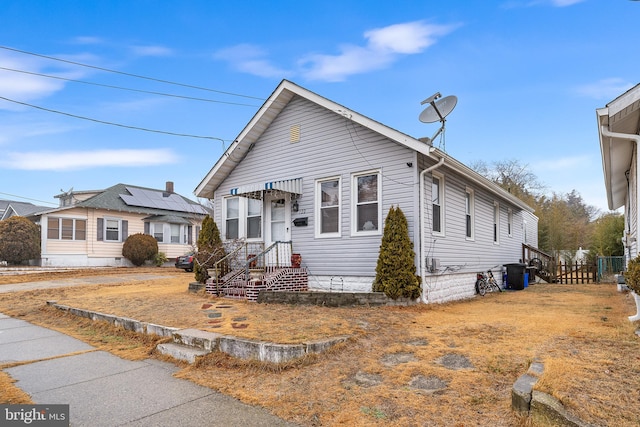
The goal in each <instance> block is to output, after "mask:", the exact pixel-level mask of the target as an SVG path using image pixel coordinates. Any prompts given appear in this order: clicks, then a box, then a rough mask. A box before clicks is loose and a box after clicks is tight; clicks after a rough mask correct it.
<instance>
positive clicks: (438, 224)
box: [431, 173, 444, 233]
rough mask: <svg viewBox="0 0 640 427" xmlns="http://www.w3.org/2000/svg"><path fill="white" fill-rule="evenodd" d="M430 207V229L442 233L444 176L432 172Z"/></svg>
mask: <svg viewBox="0 0 640 427" xmlns="http://www.w3.org/2000/svg"><path fill="white" fill-rule="evenodd" d="M431 207H432V216H433V222H432V230H433V232H434V233H443V232H444V229H443V223H444V221H443V219H444V177H443V176H442V175H439V174H436V173H434V174H433V177H432V179H431Z"/></svg>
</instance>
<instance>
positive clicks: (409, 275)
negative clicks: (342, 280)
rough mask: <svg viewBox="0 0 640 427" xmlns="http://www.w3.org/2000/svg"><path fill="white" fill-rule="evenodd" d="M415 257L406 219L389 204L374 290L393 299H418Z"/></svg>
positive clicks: (418, 289) (418, 286) (418, 277)
mask: <svg viewBox="0 0 640 427" xmlns="http://www.w3.org/2000/svg"><path fill="white" fill-rule="evenodd" d="M415 256H416V253H415V252H414V251H413V243H412V242H411V239H410V238H409V225H408V223H407V218H406V217H405V216H404V213H403V212H402V210H400V208H399V207H398V208H394V207H393V206H391V209H389V214H388V215H387V218H386V219H385V223H384V233H383V235H382V243H381V244H380V254H379V255H378V263H377V265H376V278H375V280H374V282H373V291H374V292H384V293H385V294H386V295H387V296H388V297H389V298H392V299H398V298H400V297H404V298H411V299H416V298H418V297H419V296H420V293H421V288H420V276H417V275H416V265H415V261H414V260H415Z"/></svg>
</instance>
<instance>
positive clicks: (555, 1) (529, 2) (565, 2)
mask: <svg viewBox="0 0 640 427" xmlns="http://www.w3.org/2000/svg"><path fill="white" fill-rule="evenodd" d="M585 1H586V0H511V1H507V2H505V3H503V4H502V8H504V9H515V8H521V7H533V6H553V7H567V6H573V5H574V4H578V3H583V2H585Z"/></svg>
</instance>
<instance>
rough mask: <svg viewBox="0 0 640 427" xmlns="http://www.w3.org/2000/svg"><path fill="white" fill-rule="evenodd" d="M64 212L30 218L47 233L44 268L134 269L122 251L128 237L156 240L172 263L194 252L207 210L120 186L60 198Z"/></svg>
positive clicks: (168, 193) (165, 194)
mask: <svg viewBox="0 0 640 427" xmlns="http://www.w3.org/2000/svg"><path fill="white" fill-rule="evenodd" d="M55 197H56V198H58V199H60V207H58V208H56V209H48V210H47V211H45V212H39V213H37V214H33V215H30V216H28V218H29V219H31V220H33V221H34V222H36V223H38V224H39V225H40V228H41V236H42V241H41V259H40V264H41V265H42V266H61V267H94V266H130V265H131V263H130V262H129V261H128V260H126V259H125V258H123V256H122V247H123V244H124V242H125V240H126V239H127V237H128V236H130V235H132V234H136V233H144V234H149V235H151V236H154V237H155V238H156V240H157V241H158V250H159V252H163V253H164V254H165V255H166V256H167V257H168V258H169V260H170V261H172V258H175V257H176V256H179V255H183V254H184V253H186V252H188V251H191V250H193V248H194V246H195V242H196V241H197V236H198V233H199V231H200V227H201V224H202V219H203V218H204V217H205V215H207V213H208V212H207V210H206V209H205V208H204V207H203V206H201V205H200V204H198V203H196V202H194V201H192V200H189V199H187V198H185V197H183V196H181V195H179V194H176V193H174V192H173V183H171V182H167V185H166V189H165V190H156V189H151V188H143V187H138V186H135V185H126V184H117V185H114V186H112V187H109V188H107V189H106V190H98V191H73V190H69V191H67V192H65V193H62V194H59V195H57V196H55Z"/></svg>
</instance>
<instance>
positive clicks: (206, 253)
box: [193, 215, 226, 283]
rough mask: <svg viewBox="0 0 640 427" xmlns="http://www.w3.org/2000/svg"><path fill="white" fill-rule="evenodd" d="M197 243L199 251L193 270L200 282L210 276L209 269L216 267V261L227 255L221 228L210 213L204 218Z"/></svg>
mask: <svg viewBox="0 0 640 427" xmlns="http://www.w3.org/2000/svg"><path fill="white" fill-rule="evenodd" d="M197 245H198V251H197V252H196V254H195V261H194V263H193V271H194V274H195V279H196V280H197V281H198V282H200V283H205V282H206V281H207V278H208V277H209V273H208V272H207V270H208V269H210V268H214V267H215V265H216V263H217V262H218V261H219V260H220V259H222V258H224V256H225V255H226V254H225V251H224V246H223V244H222V239H221V238H220V230H219V229H218V226H217V225H216V222H215V221H214V220H213V218H211V217H210V216H209V215H207V216H205V217H204V219H203V220H202V229H201V230H200V234H199V235H198V242H197Z"/></svg>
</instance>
